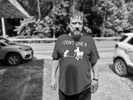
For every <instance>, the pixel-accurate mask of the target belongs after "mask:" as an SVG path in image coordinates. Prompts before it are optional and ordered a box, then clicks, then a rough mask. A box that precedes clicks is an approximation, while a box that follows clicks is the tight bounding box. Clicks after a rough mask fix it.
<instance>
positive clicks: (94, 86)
mask: <svg viewBox="0 0 133 100" xmlns="http://www.w3.org/2000/svg"><path fill="white" fill-rule="evenodd" d="M92 75H93V76H92V82H91V92H92V93H95V92H96V91H97V89H98V87H99V84H98V79H99V60H98V61H97V63H96V64H95V65H94V66H93V67H92Z"/></svg>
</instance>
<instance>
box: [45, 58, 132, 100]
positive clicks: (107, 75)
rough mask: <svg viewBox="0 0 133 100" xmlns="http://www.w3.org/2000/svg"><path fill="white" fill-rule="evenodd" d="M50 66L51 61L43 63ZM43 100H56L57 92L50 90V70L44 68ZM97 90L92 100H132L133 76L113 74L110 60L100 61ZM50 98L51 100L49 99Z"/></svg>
mask: <svg viewBox="0 0 133 100" xmlns="http://www.w3.org/2000/svg"><path fill="white" fill-rule="evenodd" d="M45 63H47V64H49V66H51V61H45ZM44 68H45V77H44V81H45V83H44V88H43V92H44V93H43V95H44V96H43V97H44V98H43V100H58V93H57V91H53V90H51V89H50V73H51V68H50V67H47V66H44ZM99 68H100V73H99V89H98V91H97V92H96V93H95V94H92V100H133V75H130V76H128V77H120V76H118V75H116V74H115V73H114V72H113V62H112V59H100V63H99ZM51 97H52V99H51Z"/></svg>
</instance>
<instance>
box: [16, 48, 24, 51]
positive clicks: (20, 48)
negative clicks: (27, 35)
mask: <svg viewBox="0 0 133 100" xmlns="http://www.w3.org/2000/svg"><path fill="white" fill-rule="evenodd" d="M18 49H20V50H22V51H26V49H24V48H18Z"/></svg>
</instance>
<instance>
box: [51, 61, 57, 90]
mask: <svg viewBox="0 0 133 100" xmlns="http://www.w3.org/2000/svg"><path fill="white" fill-rule="evenodd" d="M58 64H59V61H58V60H53V62H52V72H51V88H52V89H53V90H56V87H57V86H56V74H57V70H58V67H59V66H58Z"/></svg>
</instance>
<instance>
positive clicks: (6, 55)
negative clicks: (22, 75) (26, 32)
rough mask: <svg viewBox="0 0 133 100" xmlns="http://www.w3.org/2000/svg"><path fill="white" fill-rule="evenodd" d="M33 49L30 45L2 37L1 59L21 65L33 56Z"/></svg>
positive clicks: (0, 45) (0, 43) (0, 44)
mask: <svg viewBox="0 0 133 100" xmlns="http://www.w3.org/2000/svg"><path fill="white" fill-rule="evenodd" d="M33 55H34V53H33V49H32V48H31V47H30V46H28V45H22V44H17V43H14V42H12V41H10V40H9V39H6V38H3V37H0V60H1V61H2V62H4V63H6V64H8V65H12V66H14V65H19V64H20V63H21V62H23V61H24V60H31V59H32V58H33Z"/></svg>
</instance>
